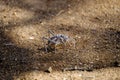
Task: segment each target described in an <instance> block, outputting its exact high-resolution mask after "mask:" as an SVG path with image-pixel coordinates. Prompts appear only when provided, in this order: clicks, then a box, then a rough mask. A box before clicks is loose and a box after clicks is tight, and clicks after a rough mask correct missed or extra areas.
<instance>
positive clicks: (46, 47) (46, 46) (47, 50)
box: [42, 37, 48, 53]
mask: <svg viewBox="0 0 120 80" xmlns="http://www.w3.org/2000/svg"><path fill="white" fill-rule="evenodd" d="M42 40H43V44H44V48H45V51H46V53H47V52H48V50H47V46H46V44H45V38H44V37H43V38H42Z"/></svg>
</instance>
